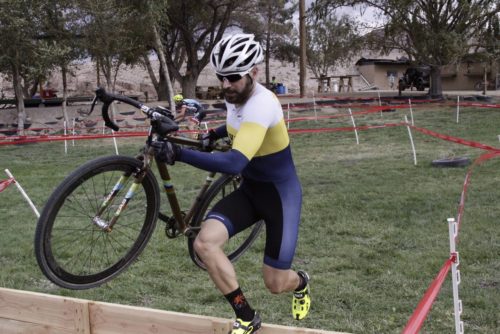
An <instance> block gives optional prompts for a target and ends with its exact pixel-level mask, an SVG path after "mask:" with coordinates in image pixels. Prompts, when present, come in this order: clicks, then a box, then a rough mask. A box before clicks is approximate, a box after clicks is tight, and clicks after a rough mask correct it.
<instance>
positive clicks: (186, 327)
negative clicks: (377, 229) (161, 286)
mask: <svg viewBox="0 0 500 334" xmlns="http://www.w3.org/2000/svg"><path fill="white" fill-rule="evenodd" d="M89 312H90V323H91V332H92V334H118V333H120V334H143V333H144V334H149V333H163V334H180V333H186V334H198V333H199V334H207V333H224V331H225V332H226V333H227V331H228V330H229V322H230V321H229V320H220V319H217V318H211V317H202V316H196V315H190V314H185V313H177V312H169V311H161V310H154V309H147V308H141V307H134V306H125V305H117V304H109V303H100V302H92V303H89Z"/></svg>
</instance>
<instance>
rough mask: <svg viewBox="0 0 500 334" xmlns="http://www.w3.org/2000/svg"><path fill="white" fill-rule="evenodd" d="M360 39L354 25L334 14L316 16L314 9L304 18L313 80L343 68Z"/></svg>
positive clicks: (359, 45) (350, 21)
mask: <svg viewBox="0 0 500 334" xmlns="http://www.w3.org/2000/svg"><path fill="white" fill-rule="evenodd" d="M362 41H363V39H362V38H361V37H360V35H359V32H358V30H357V27H356V23H355V21H354V20H353V19H352V18H350V17H349V16H348V15H342V16H340V17H338V16H337V15H336V13H335V12H328V13H326V15H318V12H317V11H316V10H315V8H314V6H313V7H311V9H310V10H309V15H308V18H307V62H308V65H309V67H310V69H311V70H312V72H313V73H314V75H315V76H316V77H318V78H319V77H320V76H322V75H327V74H328V73H329V72H330V71H333V70H334V69H335V68H336V67H337V66H339V65H346V64H347V63H348V62H349V61H351V60H352V57H353V56H354V55H356V54H357V53H358V52H359V50H360V48H361V46H362Z"/></svg>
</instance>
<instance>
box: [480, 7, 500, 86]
mask: <svg viewBox="0 0 500 334" xmlns="http://www.w3.org/2000/svg"><path fill="white" fill-rule="evenodd" d="M499 16H500V14H498V15H496V16H493V17H492V18H491V19H490V20H489V21H488V22H487V24H486V26H485V28H484V29H483V31H482V33H481V34H480V35H479V36H478V38H477V48H476V51H477V53H476V54H475V56H476V58H478V59H481V60H482V61H483V63H484V78H483V80H484V88H483V94H486V90H487V89H488V70H489V71H490V72H491V73H492V74H493V76H492V78H491V80H494V82H495V88H498V87H497V85H498V82H497V80H498V79H497V78H498V73H499V67H500V62H499V61H500V20H499Z"/></svg>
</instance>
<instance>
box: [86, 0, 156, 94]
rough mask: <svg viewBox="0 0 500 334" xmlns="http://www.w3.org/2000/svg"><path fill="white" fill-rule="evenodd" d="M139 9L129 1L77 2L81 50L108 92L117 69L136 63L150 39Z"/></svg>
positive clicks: (94, 0) (87, 0)
mask: <svg viewBox="0 0 500 334" xmlns="http://www.w3.org/2000/svg"><path fill="white" fill-rule="evenodd" d="M138 6H139V7H138ZM140 9H141V7H140V4H137V3H134V2H133V1H130V2H128V1H120V0H82V1H79V10H80V17H81V29H82V35H83V36H84V41H85V44H84V47H85V49H86V50H87V52H88V53H89V54H90V56H91V57H92V59H93V60H94V61H95V62H96V64H97V66H98V70H99V71H102V73H103V74H104V78H105V79H106V85H107V88H108V89H109V90H111V91H113V90H114V87H115V83H116V76H117V74H118V71H119V69H120V66H122V65H124V64H127V65H130V64H136V63H137V62H138V61H139V59H140V57H141V56H143V55H144V50H145V49H146V48H147V45H151V41H152V40H153V35H152V30H151V26H150V22H148V21H147V18H148V17H147V16H144V15H142V14H143V13H142V12H141V10H140Z"/></svg>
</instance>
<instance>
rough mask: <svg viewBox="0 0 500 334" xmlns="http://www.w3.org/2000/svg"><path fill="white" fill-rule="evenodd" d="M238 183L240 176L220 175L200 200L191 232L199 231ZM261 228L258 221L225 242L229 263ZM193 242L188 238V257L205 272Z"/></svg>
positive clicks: (236, 257) (242, 250)
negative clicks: (212, 211)
mask: <svg viewBox="0 0 500 334" xmlns="http://www.w3.org/2000/svg"><path fill="white" fill-rule="evenodd" d="M240 183H241V177H240V176H237V175H236V176H235V175H222V176H221V177H219V178H218V179H217V180H216V181H215V182H214V183H213V184H212V185H211V186H210V188H209V189H208V190H207V192H206V194H205V195H204V196H203V198H202V199H201V203H200V205H199V207H198V209H197V211H196V212H195V214H194V216H193V220H192V222H191V227H193V231H196V232H198V231H199V227H200V226H201V223H202V222H203V220H204V218H205V215H206V214H207V213H208V212H209V211H210V210H211V208H212V207H213V206H214V205H215V204H216V203H217V202H218V201H219V200H221V199H222V198H224V197H226V196H227V195H229V194H230V193H232V192H233V191H235V190H236V189H237V188H238V187H239V186H240ZM262 226H264V221H262V220H260V221H258V222H256V223H255V224H254V225H252V226H251V227H249V228H248V229H246V230H244V231H242V232H240V233H238V234H236V235H235V236H233V237H231V238H230V239H229V240H228V241H227V243H226V245H225V246H224V253H226V255H227V257H228V258H229V260H230V261H231V262H235V261H236V260H238V258H239V257H240V256H241V255H243V253H245V252H246V251H247V250H248V249H249V248H250V246H251V245H252V244H253V243H254V241H255V240H256V239H257V237H258V236H259V233H260V231H261V230H262ZM195 235H197V233H195ZM194 240H195V236H192V237H190V238H188V248H189V255H190V256H191V260H193V262H194V263H195V264H196V265H197V266H198V267H200V268H201V269H204V270H205V269H206V266H205V264H204V263H203V261H202V260H201V259H200V257H199V256H198V254H196V252H195V251H194V247H193V244H194Z"/></svg>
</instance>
